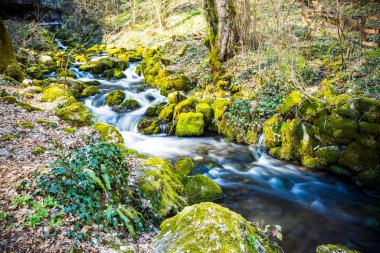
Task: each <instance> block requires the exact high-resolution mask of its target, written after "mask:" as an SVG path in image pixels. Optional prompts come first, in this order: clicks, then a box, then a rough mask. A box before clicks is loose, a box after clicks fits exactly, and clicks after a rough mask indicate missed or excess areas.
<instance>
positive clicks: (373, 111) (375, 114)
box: [355, 97, 380, 123]
mask: <svg viewBox="0 0 380 253" xmlns="http://www.w3.org/2000/svg"><path fill="white" fill-rule="evenodd" d="M355 107H356V108H358V109H359V112H360V115H361V116H362V120H364V121H367V122H370V123H380V100H376V99H372V98H366V97H362V98H360V99H358V100H357V101H356V103H355Z"/></svg>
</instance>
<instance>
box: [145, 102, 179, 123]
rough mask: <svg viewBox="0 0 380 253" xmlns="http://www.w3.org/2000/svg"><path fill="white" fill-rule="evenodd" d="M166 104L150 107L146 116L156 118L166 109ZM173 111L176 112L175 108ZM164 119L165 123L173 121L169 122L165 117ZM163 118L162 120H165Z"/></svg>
mask: <svg viewBox="0 0 380 253" xmlns="http://www.w3.org/2000/svg"><path fill="white" fill-rule="evenodd" d="M165 104H166V103H161V104H157V105H152V106H149V107H148V109H146V111H145V113H144V115H145V116H148V117H156V116H158V115H159V114H160V113H161V112H162V110H163V109H164V108H165ZM173 110H174V108H173ZM165 116H166V115H165ZM169 116H170V115H169ZM172 117H173V116H172ZM163 118H165V121H170V120H171V119H169V120H167V119H166V117H163ZM163 118H162V119H161V120H164V119H163ZM169 118H170V117H169Z"/></svg>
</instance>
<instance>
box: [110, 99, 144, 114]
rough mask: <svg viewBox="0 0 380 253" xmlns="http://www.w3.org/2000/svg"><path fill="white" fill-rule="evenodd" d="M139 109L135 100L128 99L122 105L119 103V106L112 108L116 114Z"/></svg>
mask: <svg viewBox="0 0 380 253" xmlns="http://www.w3.org/2000/svg"><path fill="white" fill-rule="evenodd" d="M140 107H141V105H140V103H139V102H138V101H137V100H136V99H133V98H129V99H127V100H125V101H124V102H123V103H121V104H120V105H118V106H116V107H114V108H113V110H114V111H116V112H120V113H123V112H128V111H134V110H137V109H139V108H140Z"/></svg>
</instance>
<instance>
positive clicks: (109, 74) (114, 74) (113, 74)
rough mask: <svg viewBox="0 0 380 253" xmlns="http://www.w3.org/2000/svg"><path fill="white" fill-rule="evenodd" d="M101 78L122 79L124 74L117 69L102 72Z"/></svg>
mask: <svg viewBox="0 0 380 253" xmlns="http://www.w3.org/2000/svg"><path fill="white" fill-rule="evenodd" d="M103 76H104V77H105V78H107V79H122V78H124V77H125V74H124V73H123V72H121V71H120V70H119V69H107V70H105V71H104V72H103Z"/></svg>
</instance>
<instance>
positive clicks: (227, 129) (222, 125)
mask: <svg viewBox="0 0 380 253" xmlns="http://www.w3.org/2000/svg"><path fill="white" fill-rule="evenodd" d="M218 133H219V134H222V135H224V136H227V137H228V138H229V139H230V140H234V139H235V137H236V132H235V128H234V127H232V126H231V125H230V124H229V118H228V114H224V116H223V118H222V119H221V120H220V121H219V122H218Z"/></svg>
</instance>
